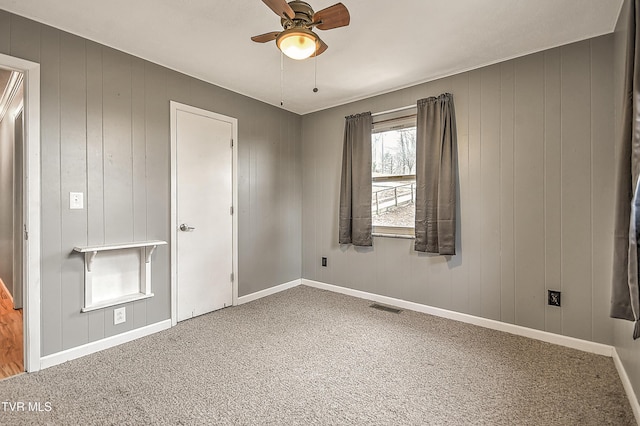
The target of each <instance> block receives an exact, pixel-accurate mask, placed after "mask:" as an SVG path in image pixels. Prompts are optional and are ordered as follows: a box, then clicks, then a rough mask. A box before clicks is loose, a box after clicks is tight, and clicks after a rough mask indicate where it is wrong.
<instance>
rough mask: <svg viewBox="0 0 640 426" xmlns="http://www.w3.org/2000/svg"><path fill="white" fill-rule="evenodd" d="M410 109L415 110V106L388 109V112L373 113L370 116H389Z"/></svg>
mask: <svg viewBox="0 0 640 426" xmlns="http://www.w3.org/2000/svg"><path fill="white" fill-rule="evenodd" d="M411 108H416V105H407V106H403V107H400V108H394V109H390V110H388V111H381V112H374V113H373V114H371V116H372V117H375V116H377V115H384V114H391V113H392V112H398V111H404V110H405V109H411Z"/></svg>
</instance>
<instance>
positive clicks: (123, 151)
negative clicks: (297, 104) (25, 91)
mask: <svg viewBox="0 0 640 426" xmlns="http://www.w3.org/2000/svg"><path fill="white" fill-rule="evenodd" d="M0 52H1V53H5V54H8V55H12V56H16V57H19V58H23V59H27V60H31V61H34V62H38V63H40V64H41V116H42V119H41V153H42V355H48V354H52V353H56V352H58V351H61V350H65V349H69V348H73V347H76V346H79V345H82V344H85V343H87V342H91V341H95V340H99V339H102V338H104V337H108V336H112V335H115V334H118V333H121V332H125V331H128V330H130V329H133V328H138V327H142V326H145V325H148V324H153V323H156V322H158V321H161V320H164V319H168V318H169V316H170V291H169V288H170V281H169V274H170V268H169V248H168V247H166V246H165V247H163V248H159V249H158V251H157V253H156V254H154V262H153V271H152V280H153V281H152V290H153V292H154V294H155V296H154V297H153V298H151V299H147V300H143V301H139V302H134V303H129V304H127V322H126V323H124V324H120V325H118V326H114V325H113V320H112V318H113V308H108V309H103V310H100V311H96V312H91V313H88V314H81V313H80V308H81V307H82V298H83V260H82V258H81V257H80V256H79V255H77V254H72V252H71V251H72V249H73V247H74V246H76V245H86V244H102V243H113V242H122V241H127V240H137V239H162V240H167V241H168V240H169V211H170V210H169V207H170V204H169V202H170V200H169V198H170V170H169V161H170V158H169V148H170V139H169V100H176V101H178V102H182V103H185V104H189V105H193V106H196V107H200V108H204V109H208V110H211V111H214V112H217V113H220V114H224V115H228V116H231V117H235V118H237V119H238V131H239V136H238V137H239V141H238V191H239V205H238V206H237V212H238V215H239V216H238V219H239V243H238V246H239V259H238V261H239V277H238V280H239V294H240V295H241V296H242V295H246V294H250V293H253V292H256V291H259V290H263V289H265V288H268V287H272V286H274V285H277V284H281V283H284V282H288V281H291V280H294V279H298V278H300V276H301V258H300V256H301V255H300V251H301V248H300V245H301V217H300V214H301V182H300V180H301V179H300V177H301V169H300V156H301V151H300V134H301V119H300V117H299V116H297V115H295V114H292V113H288V112H286V111H282V110H280V109H278V108H275V107H272V106H269V105H267V104H264V103H261V102H258V101H255V100H253V99H250V98H247V97H245V96H241V95H238V94H236V93H233V92H230V91H228V90H224V89H221V88H219V87H216V86H214V85H211V84H208V83H204V82H202V81H199V80H196V79H193V78H191V77H188V76H185V75H183V74H180V73H177V72H174V71H171V70H169V69H166V68H163V67H160V66H158V65H155V64H152V63H149V62H146V61H144V60H142V59H139V58H136V57H133V56H130V55H127V54H124V53H122V52H119V51H116V50H113V49H111V48H108V47H105V46H102V45H99V44H96V43H94V42H91V41H88V40H86V39H83V38H80V37H77V36H74V35H71V34H68V33H65V32H62V31H59V30H57V29H54V28H51V27H48V26H45V25H42V24H39V23H36V22H34V21H31V20H28V19H25V18H22V17H19V16H16V15H13V14H10V13H7V12H4V11H0ZM213 53H215V52H213ZM206 54H212V52H206ZM69 192H84V193H85V194H86V195H85V200H86V209H84V210H69V208H68V206H69V199H68V197H69Z"/></svg>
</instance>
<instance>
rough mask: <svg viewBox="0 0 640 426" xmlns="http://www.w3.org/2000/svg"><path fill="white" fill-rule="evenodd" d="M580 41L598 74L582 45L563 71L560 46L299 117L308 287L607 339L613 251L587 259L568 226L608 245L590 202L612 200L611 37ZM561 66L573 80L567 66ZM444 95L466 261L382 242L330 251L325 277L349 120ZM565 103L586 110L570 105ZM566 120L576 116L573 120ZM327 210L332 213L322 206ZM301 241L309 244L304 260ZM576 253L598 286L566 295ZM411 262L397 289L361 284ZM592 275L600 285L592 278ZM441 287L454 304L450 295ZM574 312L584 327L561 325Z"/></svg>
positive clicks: (602, 215)
mask: <svg viewBox="0 0 640 426" xmlns="http://www.w3.org/2000/svg"><path fill="white" fill-rule="evenodd" d="M585 43H586V44H587V45H589V44H593V48H592V49H591V50H592V58H591V62H590V63H589V61H586V62H585V61H584V59H583V58H582V55H581V53H580V51H581V50H583V49H584V47H581V45H580V44H573V45H570V46H567V47H565V48H563V49H562V52H564V50H567V51H570V52H571V55H570V56H571V57H567V55H566V54H563V56H562V66H561V57H560V54H561V50H560V49H554V50H550V51H546V52H542V53H538V54H534V55H529V56H526V57H523V58H520V59H516V60H511V61H507V62H503V63H501V64H499V65H498V66H492V67H487V68H482V69H479V70H475V71H471V72H468V73H463V74H460V75H456V76H453V77H451V78H446V79H443V80H439V81H436V82H431V83H425V84H422V85H419V86H416V87H415V88H408V89H403V90H401V91H398V92H394V93H393V94H389V95H382V96H378V97H375V98H372V99H368V100H364V101H358V102H355V103H353V104H349V105H344V106H341V107H336V108H333V109H331V110H326V111H322V112H318V113H314V114H310V115H309V116H305V117H304V119H303V140H304V145H303V158H302V164H303V169H304V171H303V179H304V189H303V194H304V195H303V231H302V235H303V247H304V249H303V251H304V254H303V264H304V265H305V267H304V269H303V276H304V277H305V278H311V279H317V280H320V281H326V282H329V283H332V284H336V285H342V286H346V287H350V288H354V289H357V290H363V291H369V292H373V293H379V294H386V295H390V296H392V297H399V298H402V299H406V300H409V301H414V302H417V303H426V304H428V305H434V306H437V307H441V308H445V309H452V310H455V311H458V312H464V313H469V314H473V315H480V316H483V317H487V318H496V319H499V320H501V321H504V322H510V323H515V324H518V325H523V326H527V327H532V328H536V329H540V330H549V331H553V332H556V333H563V334H569V335H575V334H577V333H578V330H574V331H572V332H571V333H568V332H567V327H568V328H569V329H572V328H574V329H576V328H579V332H580V333H583V334H581V336H586V338H587V339H591V338H592V337H590V336H593V339H594V340H595V341H598V342H605V343H607V342H608V341H610V337H608V335H610V334H611V329H612V324H611V321H610V320H609V319H608V318H607V313H606V309H607V304H608V297H605V293H607V292H608V289H609V288H608V280H605V279H604V277H605V275H606V273H607V272H608V271H610V265H609V261H607V260H606V259H605V260H603V259H602V258H603V257H605V256H606V253H609V252H610V248H609V249H608V248H607V244H609V243H605V244H602V247H598V248H596V247H595V246H594V247H593V250H592V248H591V246H590V245H589V244H584V245H582V246H581V248H580V250H574V248H575V245H576V243H575V240H576V238H575V237H574V236H573V233H574V231H577V230H574V231H572V232H568V231H567V230H566V222H567V221H569V220H572V221H573V226H574V227H575V226H576V224H580V223H589V224H591V228H588V229H582V231H581V235H580V236H579V237H578V239H579V240H580V243H579V244H582V241H583V240H584V239H586V240H588V241H592V240H593V241H594V242H595V241H596V239H597V241H600V240H601V239H605V240H606V239H607V238H610V233H611V224H610V221H611V218H610V217H608V215H609V214H610V212H608V210H607V207H606V206H607V205H610V203H604V202H603V203H598V202H597V201H595V200H594V197H598V199H605V198H604V197H601V196H600V195H596V193H597V191H602V193H604V192H606V191H609V193H611V192H612V191H611V186H612V183H611V179H612V173H613V167H612V166H611V161H612V160H611V156H612V155H613V153H612V151H613V150H611V149H610V150H609V151H608V152H607V153H606V154H607V155H603V154H604V150H605V149H607V148H610V147H608V146H607V145H605V144H604V143H601V142H600V141H601V140H610V137H607V134H608V132H609V133H610V131H609V130H607V129H609V127H610V126H611V125H612V123H611V122H612V118H611V117H610V116H609V114H610V113H611V111H612V104H611V99H610V98H611V94H610V93H609V92H611V91H612V89H611V87H609V86H610V84H609V83H607V82H606V79H607V75H609V79H610V78H611V77H610V73H611V60H610V59H611V58H610V57H609V56H610V54H608V53H607V52H606V50H607V49H608V48H609V49H610V48H611V43H612V38H611V37H602V38H598V39H595V40H591V41H587V42H585ZM594 43H598V45H597V46H596V45H595V44H594ZM567 62H569V63H570V64H571V65H570V73H568V72H567V69H565V65H567V64H566V63H567ZM589 67H592V69H593V75H592V77H591V79H590V80H589V79H585V78H581V77H578V78H576V74H579V73H580V72H582V73H586V74H587V75H589V73H590V71H589ZM567 79H568V80H569V81H566V80H567ZM602 82H604V83H603V84H602ZM596 86H597V87H596ZM444 87H451V91H452V92H453V94H454V99H455V106H456V116H457V127H458V129H457V130H458V168H459V170H458V173H459V182H460V189H459V197H460V203H459V205H460V216H459V218H460V220H459V226H460V232H459V244H458V245H457V248H458V254H457V255H456V256H452V257H450V258H440V257H432V256H421V255H418V254H416V253H415V252H413V251H412V248H411V247H412V244H413V242H412V241H405V240H401V241H394V242H393V243H388V242H387V241H386V240H385V239H384V238H376V239H375V240H374V247H373V249H369V250H361V249H353V248H347V247H343V248H341V249H335V250H333V251H332V256H334V257H337V258H338V259H333V260H332V259H331V258H330V264H331V262H333V264H334V265H338V266H336V267H335V268H333V269H331V268H328V269H330V271H323V269H324V268H321V267H319V257H320V256H321V255H322V252H323V250H326V247H327V245H328V244H329V243H328V241H334V240H335V236H334V235H333V234H334V232H333V231H334V229H333V228H331V227H332V226H334V224H335V216H337V211H338V209H337V205H336V204H335V202H336V200H337V199H338V196H339V194H338V192H339V191H338V186H337V185H336V186H335V187H332V186H333V183H331V184H329V183H328V182H333V180H334V179H337V176H339V170H337V169H336V168H335V166H334V165H335V164H338V163H339V161H340V158H341V151H339V148H340V147H341V144H342V138H341V135H340V134H339V133H340V132H341V130H342V126H343V117H344V115H348V114H351V113H357V112H361V111H365V110H368V109H374V107H375V110H376V111H382V110H385V109H391V108H394V107H396V106H398V105H396V103H395V102H396V101H397V97H398V96H401V97H402V102H403V104H408V103H411V102H412V99H417V98H419V97H422V96H424V95H425V94H426V93H428V94H434V92H437V91H438V90H440V89H442V88H444ZM567 96H573V97H574V98H579V99H581V100H580V101H579V102H577V101H571V102H572V104H571V106H567V104H566V102H565V101H566V97H567ZM596 102H600V103H601V107H602V109H603V112H602V113H600V112H598V111H596V110H595V109H593V110H589V111H591V115H590V116H588V115H585V114H584V113H582V112H581V110H584V109H585V108H589V104H590V103H591V104H594V103H596ZM578 103H580V104H581V106H580V107H578V105H577V104H578ZM569 109H571V110H573V111H572V113H571V114H573V116H572V115H571V114H570V115H569V116H566V114H567V110H569ZM605 110H606V111H605ZM607 111H608V113H609V114H607V113H606V112H607ZM577 116H579V117H580V119H579V120H578V119H577V118H576V117H577ZM589 128H591V129H593V130H592V131H591V132H590V131H589ZM585 129H587V130H586V134H585ZM576 135H581V136H576ZM566 137H571V138H573V139H574V140H573V142H570V143H571V144H573V145H575V146H574V148H575V149H576V150H579V156H578V157H580V156H584V155H586V156H587V157H588V158H590V159H591V163H590V164H589V163H588V162H587V165H586V166H584V163H585V162H584V161H583V160H579V161H575V159H571V160H569V159H568V158H567V156H566V146H565V138H566ZM578 138H579V139H581V141H582V145H580V146H578V145H579V144H578V143H577V142H576V141H577V139H578ZM585 140H586V142H585ZM331 141H333V142H331ZM585 143H586V145H585ZM328 144H332V145H331V147H328V146H327V145H328ZM592 152H593V154H592ZM327 153H330V155H327ZM596 156H597V157H598V159H597V160H596V158H595V157H596ZM577 175H583V176H586V183H585V184H582V183H578V181H576V182H575V183H574V184H573V186H572V188H573V187H577V186H578V185H580V187H579V188H577V189H578V191H577V192H578V193H579V195H577V194H576V193H572V194H568V192H570V190H569V189H568V188H567V187H566V184H565V180H566V178H567V176H572V177H573V176H577ZM591 182H592V183H591ZM596 182H597V183H596ZM591 185H593V190H592V189H591ZM309 186H310V188H309ZM596 187H597V188H599V189H597V190H596ZM609 196H611V195H609ZM578 198H581V199H582V200H583V201H582V202H580V203H578V205H579V206H580V207H579V208H573V209H571V212H570V213H569V212H567V209H566V204H567V202H571V203H574V204H575V201H576V200H577V199H578ZM584 200H586V201H584ZM328 204H332V205H333V206H332V207H331V208H329V209H327V205H328ZM591 212H593V217H592V216H591V215H592V213H591ZM581 228H584V227H581ZM327 236H329V237H327ZM607 236H609V237H607ZM332 239H333V240H332ZM307 244H311V245H312V246H313V247H312V248H309V249H308V248H307ZM568 250H574V253H573V254H571V256H573V258H574V259H577V258H578V257H580V258H581V259H582V260H581V262H582V271H583V272H584V273H585V274H586V276H588V280H587V281H589V286H590V287H588V288H586V287H584V286H583V287H580V288H577V287H576V286H575V285H572V284H567V282H566V279H565V272H566V268H567V267H568V266H569V267H571V263H569V264H567V263H566V262H565V261H564V260H563V259H564V257H565V256H567V251H568ZM583 252H584V253H583ZM576 253H579V254H576ZM309 256H312V257H313V258H309ZM403 256H408V257H409V258H410V260H411V261H410V263H409V268H410V274H409V275H408V276H406V275H405V274H404V273H401V274H399V275H398V278H397V279H393V278H391V277H390V276H388V274H385V273H381V272H379V273H378V275H377V276H375V277H372V278H363V276H368V275H370V271H381V269H383V268H381V267H380V265H385V266H387V267H391V265H392V264H393V265H404V263H403V262H402V258H403ZM316 263H317V264H316ZM576 265H577V263H576ZM403 267H404V266H403ZM585 271H586V272H585ZM596 276H600V278H599V279H597V281H596ZM403 280H407V282H406V283H404V282H401V281H403ZM572 280H573V281H575V279H572ZM591 281H593V285H591ZM447 282H450V284H448V285H449V286H450V292H449V293H447V292H444V291H442V290H443V287H442V284H443V283H447ZM445 285H446V284H445ZM567 285H568V287H567ZM547 288H559V289H561V290H562V291H563V307H561V308H553V307H547V306H546V289H547ZM576 293H579V295H578V296H577V298H578V301H577V302H575V301H574V298H575V297H576ZM596 294H598V296H596ZM596 297H597V299H598V300H596ZM603 299H607V300H603ZM574 303H575V305H574V306H580V307H581V309H583V315H582V316H583V317H584V318H583V319H584V322H585V323H586V324H587V325H586V326H585V324H582V325H578V323H577V322H576V324H575V326H574V325H571V324H569V323H570V322H571V321H567V314H568V312H572V309H573V306H572V304H574ZM567 304H568V307H569V309H566V307H567ZM592 305H593V306H592ZM591 324H593V328H594V332H593V333H591V331H590V330H589V329H590V328H591ZM596 329H597V330H598V331H597V333H596V331H595V330H596ZM585 333H586V334H585Z"/></svg>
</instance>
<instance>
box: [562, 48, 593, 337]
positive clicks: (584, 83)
mask: <svg viewBox="0 0 640 426" xmlns="http://www.w3.org/2000/svg"><path fill="white" fill-rule="evenodd" d="M561 52H562V53H561V55H562V56H561V60H562V74H561V76H562V112H561V114H562V288H563V290H564V295H565V298H564V299H563V301H562V302H563V306H562V326H563V332H564V333H565V334H567V335H568V336H572V337H577V338H582V339H587V340H589V339H591V338H592V322H591V314H592V306H591V302H592V290H593V289H592V287H591V285H592V281H591V268H590V267H589V263H590V262H591V126H589V124H588V123H589V122H590V120H591V75H590V68H591V60H590V48H589V42H588V41H585V42H581V43H577V44H574V45H572V46H571V48H562V50H561Z"/></svg>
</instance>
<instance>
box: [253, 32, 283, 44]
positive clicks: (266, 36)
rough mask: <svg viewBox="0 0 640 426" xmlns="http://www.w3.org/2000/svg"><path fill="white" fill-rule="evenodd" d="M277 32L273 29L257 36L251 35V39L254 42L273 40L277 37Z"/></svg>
mask: <svg viewBox="0 0 640 426" xmlns="http://www.w3.org/2000/svg"><path fill="white" fill-rule="evenodd" d="M278 34H280V32H279V31H273V32H270V33H266V34H260V35H257V36H253V37H251V40H253V41H255V42H256V43H266V42H268V41H272V40H275V39H276V37H278Z"/></svg>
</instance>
